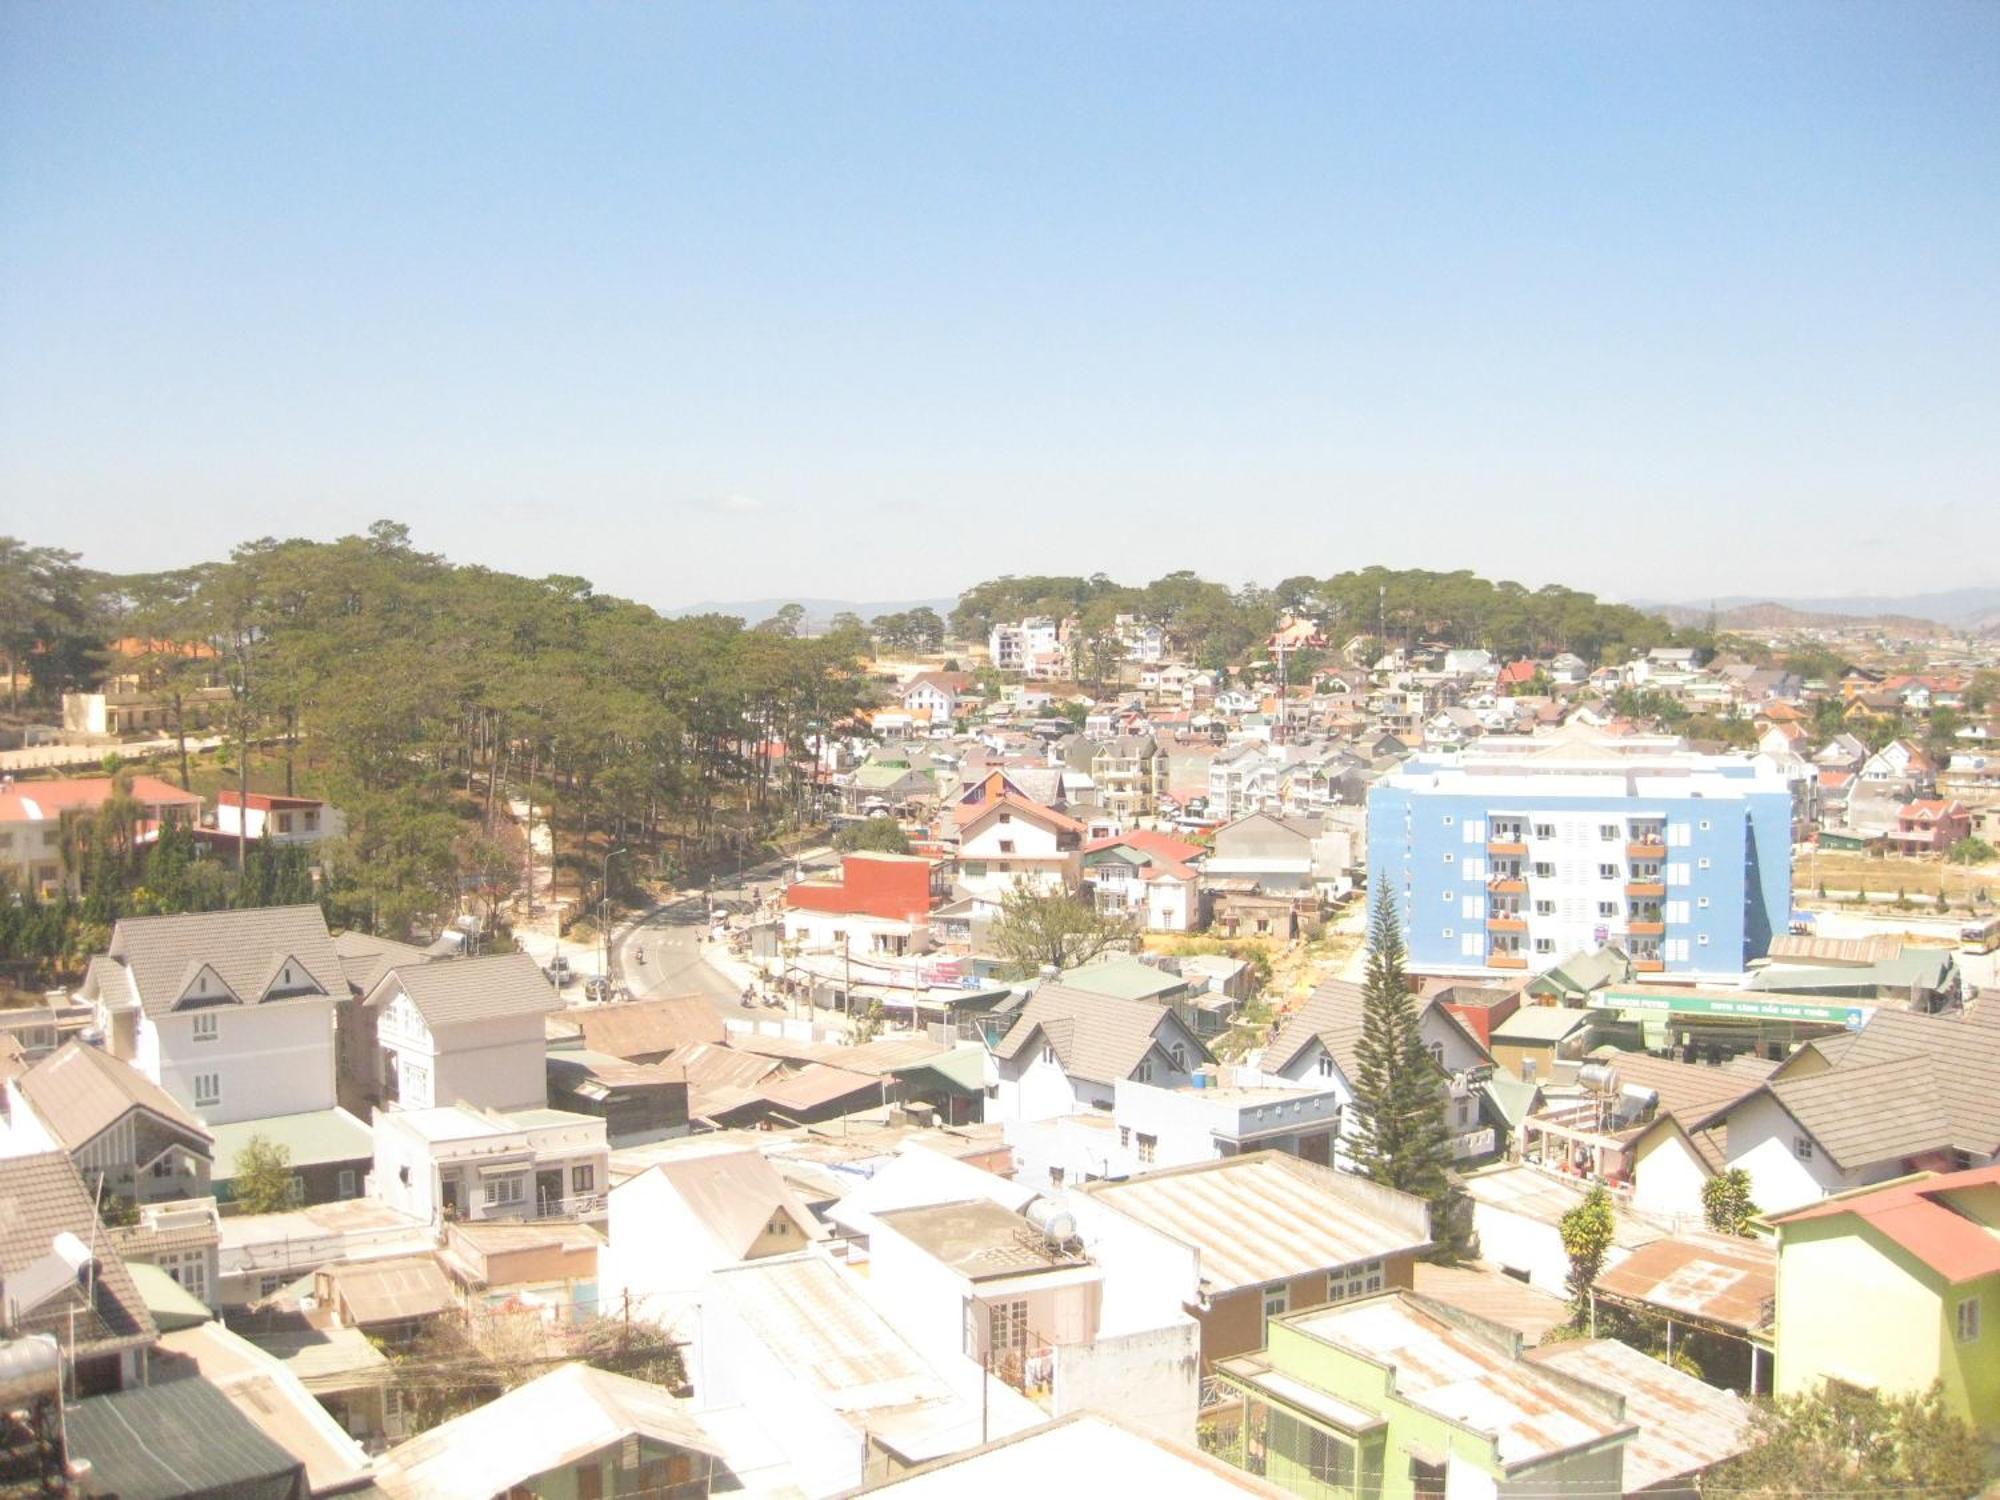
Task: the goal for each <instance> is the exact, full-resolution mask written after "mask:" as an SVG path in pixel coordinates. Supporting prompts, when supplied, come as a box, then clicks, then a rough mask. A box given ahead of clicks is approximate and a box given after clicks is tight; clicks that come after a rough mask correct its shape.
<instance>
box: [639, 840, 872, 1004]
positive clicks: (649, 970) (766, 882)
mask: <svg viewBox="0 0 2000 1500" xmlns="http://www.w3.org/2000/svg"><path fill="white" fill-rule="evenodd" d="M836 858H837V856H835V855H834V854H833V853H832V851H831V850H825V849H815V850H812V851H811V852H809V853H808V854H806V855H805V856H804V857H803V859H802V860H801V861H800V863H801V864H802V865H803V866H804V868H806V869H807V870H816V869H823V868H825V867H826V866H827V865H829V864H831V863H833V862H834V860H835V859H836ZM791 868H792V862H791V861H789V860H779V861H776V862H774V863H771V864H767V865H760V866H758V867H757V868H755V869H753V870H750V871H747V872H746V873H745V875H744V876H743V877H742V878H741V879H740V880H738V881H737V882H736V883H734V884H725V885H718V886H717V887H716V888H715V897H714V899H715V908H716V910H718V911H724V910H726V911H728V912H730V913H731V914H733V915H736V916H742V915H745V914H747V913H748V912H750V911H751V910H752V908H753V907H754V906H755V905H756V899H755V894H756V893H758V892H761V893H762V894H764V895H766V896H768V895H769V894H771V892H772V890H773V889H774V888H775V887H776V886H777V885H778V884H779V883H780V882H782V881H783V880H785V879H787V878H789V876H790V872H791ZM708 913H709V904H708V899H707V897H705V896H703V895H700V894H696V895H690V896H681V897H677V898H676V899H674V900H672V901H667V902H662V903H661V904H660V905H658V906H654V907H652V908H651V909H649V910H648V911H647V912H646V913H645V915H644V916H641V917H639V918H637V919H636V920H634V921H631V922H629V923H627V924H626V925H625V926H624V927H622V928H619V929H618V930H617V931H615V932H614V933H613V934H612V938H611V975H612V980H613V982H614V983H618V984H623V985H624V986H625V987H626V988H627V989H629V990H630V991H631V992H632V997H633V998H634V999H635V1000H653V999H659V998H663V997H665V996H667V995H687V994H696V995H701V996H702V997H704V998H705V999H707V1000H708V1001H709V1002H710V1003H711V1004H712V1005H714V1006H715V1008H716V1010H718V1011H719V1012H721V1013H722V1014H724V1015H732V1016H740V1015H742V1014H743V1010H742V1007H741V1005H740V1004H739V1003H738V1001H739V999H740V997H741V995H742V990H741V989H740V987H739V986H738V985H737V983H736V981H735V980H733V979H731V978H730V977H729V976H728V975H726V974H724V973H722V972H721V971H720V970H718V969H716V968H714V967H713V966H712V965H710V963H709V962H708V960H707V958H706V957H705V956H704V955H703V947H704V945H703V943H702V941H701V939H702V938H703V936H705V935H706V934H707V932H708ZM642 946H643V947H644V948H645V950H646V961H645V962H644V963H640V962H639V961H638V949H639V948H640V947H642Z"/></svg>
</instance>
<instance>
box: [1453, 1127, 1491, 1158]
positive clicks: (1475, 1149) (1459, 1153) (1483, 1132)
mask: <svg viewBox="0 0 2000 1500" xmlns="http://www.w3.org/2000/svg"><path fill="white" fill-rule="evenodd" d="M1497 1141H1498V1137H1496V1136H1495V1135H1494V1133H1493V1127H1492V1126H1491V1125H1488V1126H1485V1127H1483V1128H1482V1129H1479V1130H1466V1131H1461V1132H1460V1133H1459V1134H1457V1135H1455V1136H1453V1137H1452V1138H1451V1159H1452V1160H1453V1161H1464V1160H1465V1159H1466V1158H1467V1157H1471V1156H1490V1155H1492V1154H1493V1151H1494V1149H1495V1147H1496V1144H1497Z"/></svg>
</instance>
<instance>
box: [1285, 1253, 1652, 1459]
mask: <svg viewBox="0 0 2000 1500" xmlns="http://www.w3.org/2000/svg"><path fill="white" fill-rule="evenodd" d="M1441 1311H1442V1309H1440V1312H1441ZM1284 1322H1285V1324H1286V1325H1287V1326H1288V1327H1291V1328H1294V1329H1297V1330H1299V1331H1300V1332H1302V1333H1305V1334H1308V1335H1310V1336H1311V1337H1314V1338H1317V1339H1322V1340H1324V1341H1325V1342H1327V1343H1329V1344H1332V1345H1334V1346H1335V1347H1336V1348H1340V1349H1345V1350H1347V1351H1349V1352H1350V1353H1353V1354H1356V1355H1359V1356H1360V1357H1361V1358H1363V1359H1366V1360H1370V1361H1372V1362H1374V1363H1376V1364H1379V1365H1385V1366H1387V1367H1388V1368H1389V1369H1391V1370H1392V1371H1394V1373H1395V1394H1396V1397H1397V1399H1400V1400H1402V1401H1404V1402H1407V1403H1408V1404H1409V1405H1411V1406H1415V1407H1418V1408H1420V1409H1422V1410H1424V1411H1428V1412H1432V1413H1434V1414H1435V1415H1437V1416H1440V1417H1442V1418H1444V1419H1445V1420H1446V1421H1448V1422H1455V1423H1458V1424H1459V1425H1461V1426H1464V1427H1469V1428H1471V1429H1472V1430H1473V1431H1475V1432H1480V1433H1485V1434H1486V1435H1487V1436H1489V1437H1490V1438H1491V1439H1492V1441H1493V1449H1494V1453H1495V1455H1496V1456H1497V1457H1498V1458H1499V1460H1500V1462H1501V1464H1502V1465H1503V1466H1504V1467H1505V1468H1506V1469H1507V1470H1508V1471H1509V1472H1510V1473H1511V1472H1513V1471H1516V1470H1520V1469H1525V1468H1528V1467H1531V1466H1532V1465H1535V1464H1538V1463H1542V1462H1545V1461H1547V1460H1549V1459H1552V1458H1555V1457H1557V1456H1559V1455H1562V1454H1566V1453H1570V1452H1572V1451H1574V1450H1576V1449H1580V1448H1588V1447H1594V1446H1597V1445H1599V1444H1604V1443H1615V1442H1619V1441H1621V1440H1625V1439H1629V1438H1631V1437H1632V1436H1634V1435H1635V1434H1636V1432H1637V1428H1636V1426H1635V1425H1634V1424H1633V1423H1632V1421H1631V1420H1630V1419H1629V1418H1627V1417H1626V1416H1624V1415H1623V1414H1622V1412H1621V1408H1620V1403H1619V1400H1618V1397H1617V1395H1616V1393H1615V1392H1612V1391H1597V1390H1593V1389H1591V1388H1589V1387H1585V1386H1581V1385H1579V1384H1577V1383H1574V1382H1570V1381H1566V1380H1561V1379H1557V1378H1554V1377H1552V1376H1551V1375H1549V1374H1548V1373H1547V1372H1545V1371H1543V1370H1541V1369H1539V1368H1537V1367H1536V1366H1535V1365H1534V1364H1531V1363H1528V1362H1526V1361H1524V1360H1522V1359H1521V1358H1520V1356H1519V1354H1518V1353H1516V1352H1515V1350H1514V1349H1513V1348H1510V1347H1508V1346H1506V1345H1504V1344H1503V1343H1502V1342H1500V1341H1498V1340H1496V1339H1492V1338H1482V1337H1480V1336H1479V1334H1477V1333H1475V1332H1473V1331H1472V1330H1470V1329H1468V1328H1466V1327H1462V1326H1460V1325H1459V1324H1457V1323H1455V1322H1451V1321H1447V1319H1446V1318H1445V1317H1443V1316H1440V1315H1439V1314H1438V1313H1434V1312H1432V1311H1430V1310H1428V1309H1427V1308H1426V1307H1425V1306H1424V1305H1422V1304H1420V1303H1419V1302H1418V1301H1417V1300H1415V1299H1413V1298H1411V1297H1409V1296H1408V1295H1407V1294H1405V1293H1400V1292H1398V1293H1390V1294H1388V1295H1385V1296H1380V1297H1369V1298H1367V1299H1365V1300H1363V1301H1360V1302H1348V1303H1342V1304H1339V1305H1337V1306H1334V1307H1328V1308H1322V1309H1320V1310H1318V1311H1316V1312H1308V1313H1297V1314H1294V1315H1293V1316H1291V1317H1289V1318H1286V1319H1285V1320H1284Z"/></svg>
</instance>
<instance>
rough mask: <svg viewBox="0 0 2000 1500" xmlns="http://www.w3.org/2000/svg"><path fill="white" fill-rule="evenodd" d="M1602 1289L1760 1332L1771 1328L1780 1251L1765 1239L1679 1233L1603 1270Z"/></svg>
mask: <svg viewBox="0 0 2000 1500" xmlns="http://www.w3.org/2000/svg"><path fill="white" fill-rule="evenodd" d="M1597 1289H1598V1290H1599V1291H1600V1292H1605V1293H1608V1294H1610V1295H1612V1296H1615V1297H1622V1298H1627V1299H1629V1300H1631V1301H1633V1302H1643V1303H1645V1304H1646V1305H1647V1306H1648V1307H1655V1308H1658V1309H1660V1310H1661V1311H1662V1312H1666V1313H1685V1314H1686V1315H1688V1316H1689V1317H1693V1318H1701V1319H1703V1320H1705V1321H1707V1322H1710V1323H1720V1324H1723V1325H1724V1326H1725V1327H1729V1328H1737V1329H1741V1330H1742V1331H1743V1332H1745V1333H1757V1332H1759V1331H1761V1330H1766V1329H1768V1328H1769V1327H1770V1326H1771V1313H1772V1305H1773V1301H1774V1299H1775V1298H1776V1296H1777V1290H1778V1253H1777V1251H1776V1250H1774V1249H1773V1248H1772V1247H1771V1246H1770V1245H1769V1244H1767V1243H1766V1242H1764V1241H1762V1240H1748V1239H1725V1238H1723V1237H1722V1236H1720V1235H1712V1234H1684V1235H1675V1236H1673V1237H1672V1238H1670V1239H1664V1240H1655V1241H1654V1242H1653V1243H1652V1244H1650V1245H1642V1246H1640V1247H1639V1248H1638V1249H1637V1250H1634V1251H1633V1252H1632V1253H1631V1254H1630V1255H1628V1256H1626V1257H1625V1259H1624V1260H1622V1261H1620V1262H1619V1263H1618V1264H1617V1265H1615V1266H1613V1267H1612V1268H1611V1269H1610V1270H1608V1271H1604V1272H1602V1273H1600V1274H1599V1276H1598V1278H1597Z"/></svg>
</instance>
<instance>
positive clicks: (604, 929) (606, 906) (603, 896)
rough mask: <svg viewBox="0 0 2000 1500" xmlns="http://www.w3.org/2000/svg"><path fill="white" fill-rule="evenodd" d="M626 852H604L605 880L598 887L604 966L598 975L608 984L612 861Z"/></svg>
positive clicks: (599, 931)
mask: <svg viewBox="0 0 2000 1500" xmlns="http://www.w3.org/2000/svg"><path fill="white" fill-rule="evenodd" d="M624 852H625V850H624V849H623V848H622V847H620V848H617V849H607V850H605V851H604V878H603V879H602V880H601V881H600V882H599V883H598V887H597V890H598V896H597V926H598V942H599V943H600V944H601V946H602V948H603V960H602V966H601V967H600V968H599V969H598V973H600V974H602V975H603V976H604V978H605V981H606V982H607V983H608V982H609V981H610V979H611V861H612V860H614V859H616V858H617V857H618V856H619V855H621V854H623V853H624Z"/></svg>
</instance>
